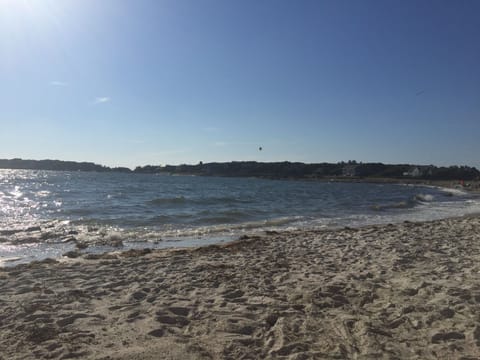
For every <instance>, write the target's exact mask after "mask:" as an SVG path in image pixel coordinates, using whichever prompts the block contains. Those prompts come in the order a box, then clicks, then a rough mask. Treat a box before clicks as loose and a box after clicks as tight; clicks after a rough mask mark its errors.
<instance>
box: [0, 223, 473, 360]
mask: <svg viewBox="0 0 480 360" xmlns="http://www.w3.org/2000/svg"><path fill="white" fill-rule="evenodd" d="M0 358H1V359H33V358H49V359H50V358H51V359H70V358H88V359H90V358H91V359H125V360H126V359H264V358H267V359H269V358H271V359H376V358H380V359H478V358H480V218H478V217H472V218H461V219H448V220H443V221H435V222H428V223H418V224H416V223H404V224H400V225H394V226H393V225H390V226H388V225H387V226H370V227H365V228H361V229H343V230H338V231H295V232H285V233H269V234H266V235H264V236H259V237H250V238H244V239H242V240H239V241H237V242H234V243H231V244H228V245H223V246H209V247H204V248H199V249H191V250H168V251H151V252H149V251H130V252H125V253H118V254H109V255H103V256H101V257H97V258H94V257H93V256H90V259H88V258H86V257H85V256H82V257H80V258H77V259H73V260H68V261H65V262H56V261H53V260H52V261H44V262H41V263H33V264H30V265H22V266H17V267H15V268H11V269H5V268H4V269H1V270H0Z"/></svg>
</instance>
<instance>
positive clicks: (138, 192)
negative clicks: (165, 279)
mask: <svg viewBox="0 0 480 360" xmlns="http://www.w3.org/2000/svg"><path fill="white" fill-rule="evenodd" d="M478 212H480V201H479V199H478V197H476V196H473V195H469V194H466V193H463V192H461V191H455V190H448V189H439V188H434V187H420V186H404V185H396V184H365V183H329V182H308V181H280V180H263V179H253V178H216V177H193V176H157V175H149V174H121V173H95V172H53V171H30V170H0V258H1V259H2V260H3V263H9V264H14V263H18V262H21V261H30V260H33V259H41V258H45V257H47V256H52V257H58V256H60V255H61V254H62V253H64V252H65V251H69V250H73V249H75V248H76V247H77V246H78V244H81V247H86V250H84V251H91V252H99V251H107V250H111V249H117V248H137V247H145V246H148V247H167V246H192V245H201V244H207V243H214V242H220V241H226V240H229V239H232V238H234V237H238V236H239V235H241V234H245V233H252V232H258V231H264V230H282V229H287V228H288V229H294V228H299V227H302V228H303V227H308V228H333V227H341V226H361V225H367V224H376V223H378V224H380V223H395V222H401V221H405V220H410V221H420V220H433V219H440V218H446V217H451V216H459V215H465V214H471V213H478Z"/></svg>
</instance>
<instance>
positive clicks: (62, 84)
mask: <svg viewBox="0 0 480 360" xmlns="http://www.w3.org/2000/svg"><path fill="white" fill-rule="evenodd" d="M49 85H50V86H68V83H66V82H64V81H50V83H49Z"/></svg>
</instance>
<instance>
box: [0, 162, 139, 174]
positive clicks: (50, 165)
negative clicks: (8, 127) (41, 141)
mask: <svg viewBox="0 0 480 360" xmlns="http://www.w3.org/2000/svg"><path fill="white" fill-rule="evenodd" d="M0 169H25V170H55V171H98V172H108V171H116V172H131V170H130V169H128V168H123V167H117V168H109V167H107V166H102V165H98V164H94V163H91V162H76V161H61V160H22V159H11V160H5V159H0Z"/></svg>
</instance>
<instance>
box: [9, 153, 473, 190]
mask: <svg viewBox="0 0 480 360" xmlns="http://www.w3.org/2000/svg"><path fill="white" fill-rule="evenodd" d="M0 169H13V170H50V171H87V172H91V171H93V172H120V173H140V174H165V175H197V176H219V177H255V178H264V179H282V180H283V179H285V180H318V181H332V182H373V183H402V184H403V183H406V184H427V185H430V184H431V185H437V184H438V183H440V184H441V185H440V186H447V187H451V186H454V185H455V184H458V185H461V186H464V187H469V186H465V185H468V184H470V187H472V188H478V187H479V181H480V171H479V170H477V169H476V168H474V167H469V166H450V167H437V166H433V165H412V164H382V163H361V162H360V163H357V162H356V161H349V162H339V163H309V164H306V163H301V162H288V161H284V162H256V161H232V162H224V163H216V162H213V163H205V164H204V163H202V162H200V163H198V164H197V165H165V166H153V165H146V166H143V167H141V166H138V167H136V168H135V169H134V170H131V169H129V168H126V167H113V168H111V167H108V166H103V165H98V164H95V163H91V162H75V161H62V160H23V159H0ZM472 184H474V185H475V186H472Z"/></svg>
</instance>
